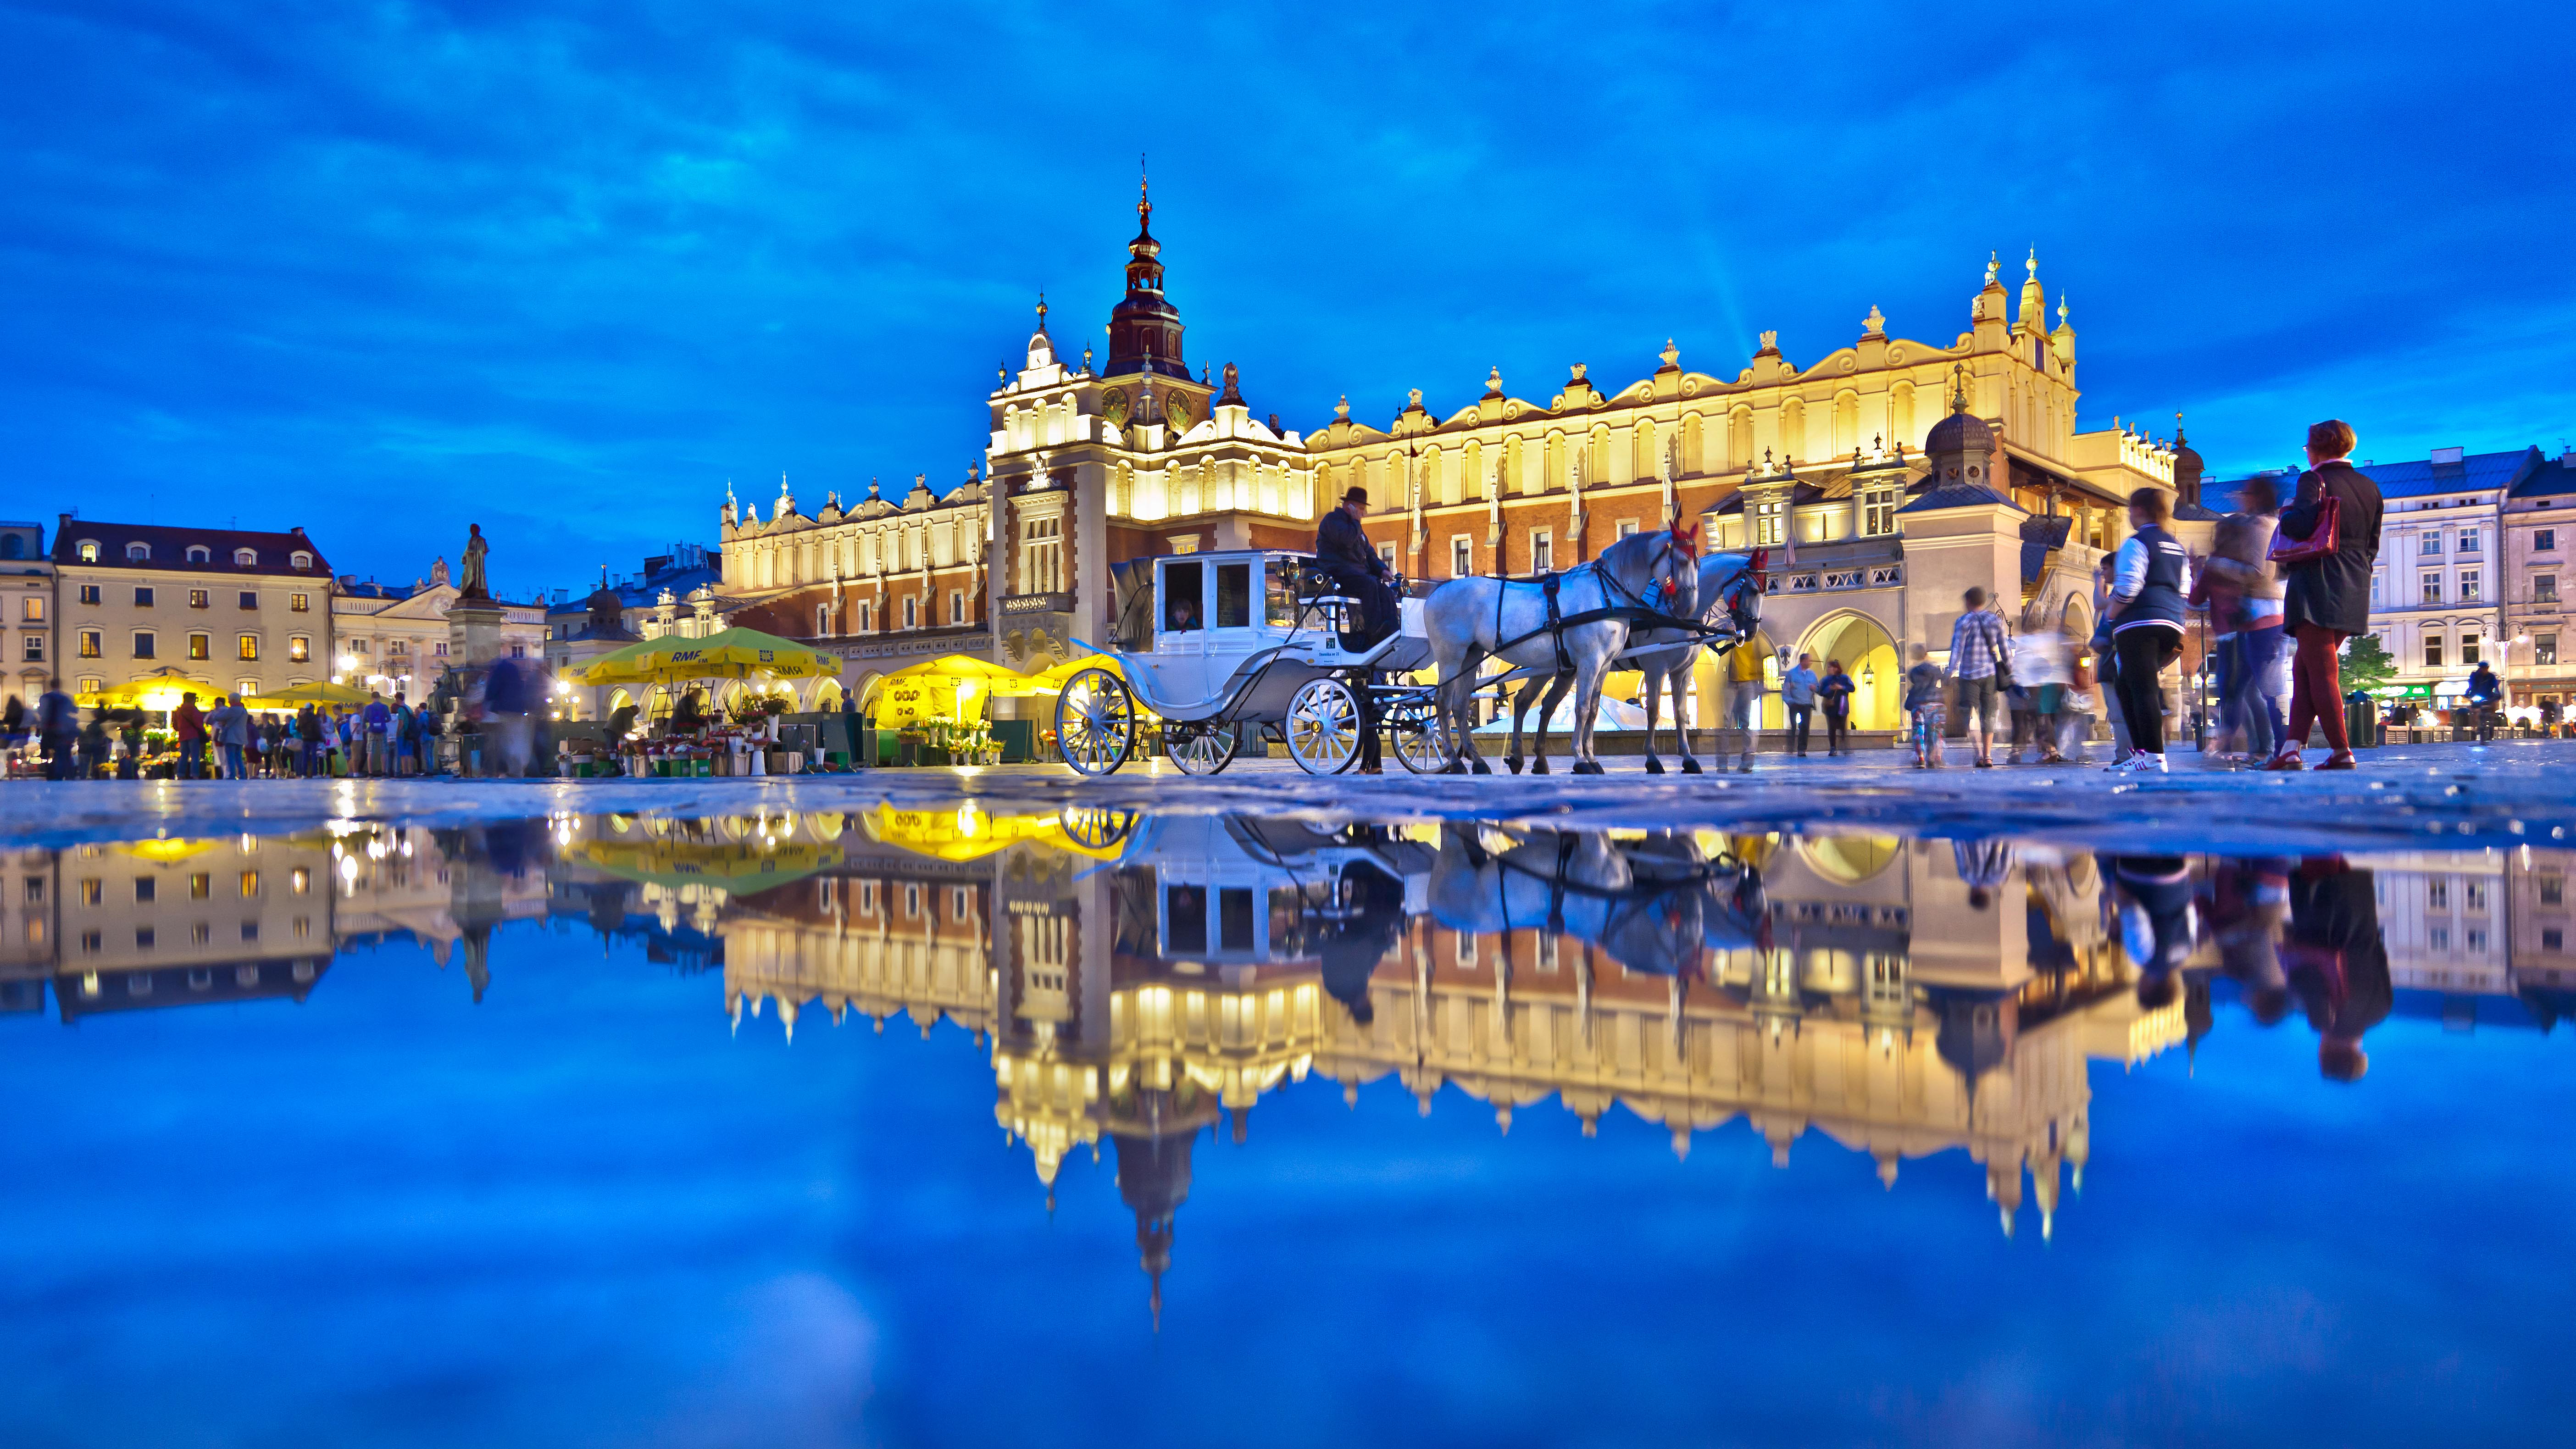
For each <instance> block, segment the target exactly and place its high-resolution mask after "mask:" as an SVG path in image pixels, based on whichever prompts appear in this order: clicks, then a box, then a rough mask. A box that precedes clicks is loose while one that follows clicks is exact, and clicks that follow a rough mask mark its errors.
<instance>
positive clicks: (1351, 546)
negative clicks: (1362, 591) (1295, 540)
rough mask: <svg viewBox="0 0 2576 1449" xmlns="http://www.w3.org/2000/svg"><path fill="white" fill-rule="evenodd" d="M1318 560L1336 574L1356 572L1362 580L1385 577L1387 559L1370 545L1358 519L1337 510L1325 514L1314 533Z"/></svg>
mask: <svg viewBox="0 0 2576 1449" xmlns="http://www.w3.org/2000/svg"><path fill="white" fill-rule="evenodd" d="M1315 557H1316V558H1317V559H1319V560H1321V561H1322V562H1323V565H1324V567H1325V568H1327V569H1330V570H1332V571H1333V572H1335V573H1340V572H1342V571H1344V570H1356V571H1357V572H1358V574H1359V576H1360V577H1361V578H1364V579H1380V578H1384V577H1386V572H1387V569H1386V560H1385V559H1382V558H1379V557H1378V556H1377V546H1376V545H1374V544H1372V543H1370V542H1369V537H1368V531H1367V530H1366V529H1363V528H1361V527H1360V523H1359V520H1358V519H1356V518H1353V517H1351V516H1350V515H1349V514H1348V513H1345V512H1343V511H1342V510H1341V509H1339V508H1336V509H1334V510H1333V511H1332V512H1330V513H1327V514H1325V515H1324V522H1323V524H1322V525H1321V526H1320V527H1318V528H1317V529H1316V530H1315Z"/></svg>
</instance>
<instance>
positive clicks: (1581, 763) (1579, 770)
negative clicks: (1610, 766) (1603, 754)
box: [1574, 760, 1601, 775]
mask: <svg viewBox="0 0 2576 1449" xmlns="http://www.w3.org/2000/svg"><path fill="white" fill-rule="evenodd" d="M1574 773H1576V774H1578V775H1598V774H1600V773H1601V762H1600V761H1599V760H1577V761H1575V762H1574Z"/></svg>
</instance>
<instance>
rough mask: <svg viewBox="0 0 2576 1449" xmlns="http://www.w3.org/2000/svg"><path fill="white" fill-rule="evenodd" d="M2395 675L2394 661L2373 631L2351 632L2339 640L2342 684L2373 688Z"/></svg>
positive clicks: (2395, 663)
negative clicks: (2350, 634) (2348, 636)
mask: <svg viewBox="0 0 2576 1449" xmlns="http://www.w3.org/2000/svg"><path fill="white" fill-rule="evenodd" d="M2396 677H2397V661H2396V660H2395V659H2392V658H2390V657H2389V654H2388V648H2387V646H2386V645H2383V644H2381V643H2380V642H2379V636H2378V635H2376V634H2355V635H2353V636H2352V637H2351V638H2349V639H2346V640H2345V641H2344V642H2343V687H2344V690H2345V692H2346V693H2350V692H2351V691H2353V690H2356V689H2377V688H2379V687H2380V686H2381V685H2383V684H2386V683H2388V682H2389V681H2390V680H2392V679H2395V678H2396Z"/></svg>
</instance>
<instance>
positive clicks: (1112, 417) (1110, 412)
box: [1100, 387, 1127, 428]
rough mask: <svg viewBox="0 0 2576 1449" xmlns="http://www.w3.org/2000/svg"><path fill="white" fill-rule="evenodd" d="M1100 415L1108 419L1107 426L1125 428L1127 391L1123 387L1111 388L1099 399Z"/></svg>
mask: <svg viewBox="0 0 2576 1449" xmlns="http://www.w3.org/2000/svg"><path fill="white" fill-rule="evenodd" d="M1100 415H1101V416H1102V417H1105V418H1107V419H1109V425H1110V426H1111V427H1116V428H1123V427H1125V426H1127V389H1125V388H1123V387H1113V388H1111V389H1110V390H1109V391H1108V393H1107V394H1106V395H1105V396H1103V397H1102V398H1101V399H1100Z"/></svg>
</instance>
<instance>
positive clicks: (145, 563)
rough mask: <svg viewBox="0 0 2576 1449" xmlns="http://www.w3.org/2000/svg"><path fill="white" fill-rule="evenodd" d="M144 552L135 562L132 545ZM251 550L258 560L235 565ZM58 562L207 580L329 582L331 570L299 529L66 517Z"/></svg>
mask: <svg viewBox="0 0 2576 1449" xmlns="http://www.w3.org/2000/svg"><path fill="white" fill-rule="evenodd" d="M89 544H96V545H97V546H98V556H97V557H96V558H94V559H84V558H83V557H82V556H81V550H82V548H83V547H84V546H85V545H89ZM136 544H141V545H142V546H143V547H144V549H145V550H146V555H145V556H144V557H142V558H134V557H132V556H131V553H132V547H133V545H136ZM192 548H203V549H205V550H206V556H205V557H204V558H202V559H199V560H196V561H195V562H191V561H190V560H189V557H188V551H189V550H190V549H192ZM242 549H249V550H251V552H252V553H253V554H254V555H255V556H256V561H255V562H252V563H247V564H243V563H235V562H234V561H233V555H234V554H235V553H236V552H238V551H240V550H242ZM299 552H300V553H303V554H304V555H306V556H307V558H308V559H309V560H310V562H308V563H307V564H306V565H305V566H304V567H303V568H297V567H295V565H294V562H293V559H294V556H295V555H296V554H297V553H299ZM54 562H55V563H56V564H57V565H71V564H78V565H81V566H83V567H87V568H137V569H180V570H188V571H194V572H199V573H209V574H285V575H288V576H289V577H296V578H313V579H319V580H321V581H322V582H324V583H328V582H330V579H331V565H330V564H329V563H328V562H327V561H326V560H324V558H323V557H322V550H320V549H318V548H316V547H314V546H313V540H311V539H309V538H306V537H305V536H304V530H303V529H301V528H297V529H292V530H289V531H288V532H285V533H262V532H257V531H254V530H250V529H241V528H170V527H165V526H163V525H161V524H157V523H104V522H101V521H99V520H96V519H90V518H74V517H72V516H71V515H70V514H64V515H62V517H61V520H60V521H59V522H58V523H57V524H56V525H55V527H54Z"/></svg>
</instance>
